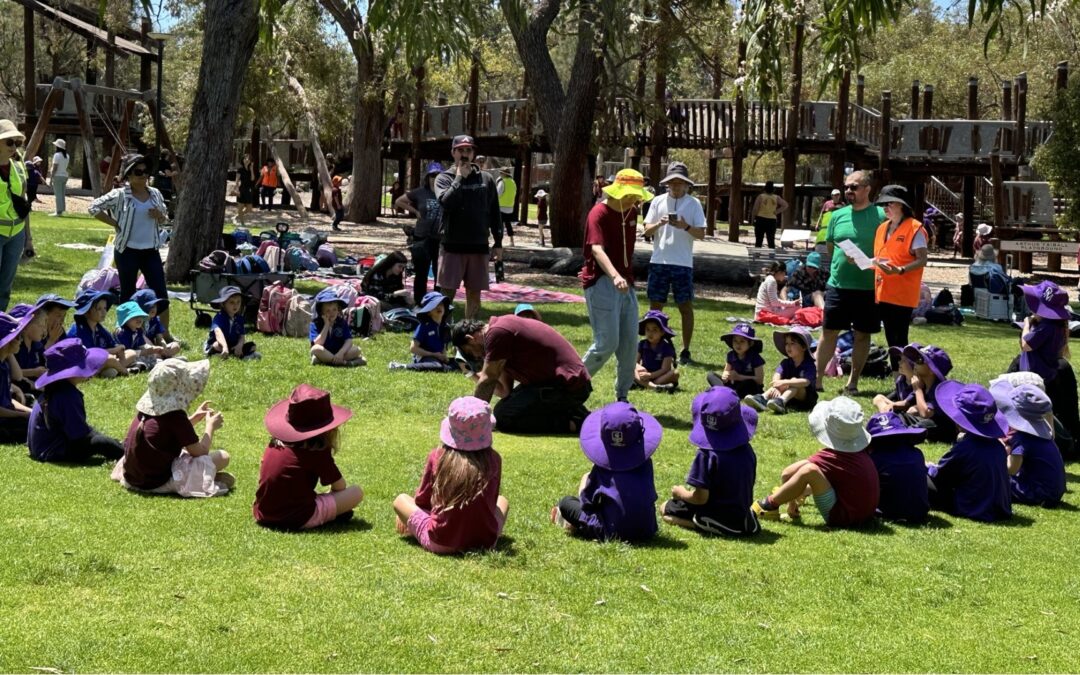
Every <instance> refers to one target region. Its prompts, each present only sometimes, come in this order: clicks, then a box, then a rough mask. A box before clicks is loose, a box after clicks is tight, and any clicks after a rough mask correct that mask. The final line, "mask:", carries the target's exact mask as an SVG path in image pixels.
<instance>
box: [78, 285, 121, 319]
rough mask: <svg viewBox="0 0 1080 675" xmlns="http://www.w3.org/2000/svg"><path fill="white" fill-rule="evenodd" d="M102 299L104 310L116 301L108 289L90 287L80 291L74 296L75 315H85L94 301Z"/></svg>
mask: <svg viewBox="0 0 1080 675" xmlns="http://www.w3.org/2000/svg"><path fill="white" fill-rule="evenodd" d="M102 299H104V300H105V309H106V310H108V309H109V308H110V307H112V306H113V303H115V302H116V297H115V296H114V295H113V294H112V293H110V292H109V291H95V290H94V289H92V288H88V289H86V290H85V291H81V292H80V293H79V294H78V295H76V296H75V316H85V315H86V313H87V312H89V311H90V308H91V307H93V306H94V303H95V302H97V301H98V300H102Z"/></svg>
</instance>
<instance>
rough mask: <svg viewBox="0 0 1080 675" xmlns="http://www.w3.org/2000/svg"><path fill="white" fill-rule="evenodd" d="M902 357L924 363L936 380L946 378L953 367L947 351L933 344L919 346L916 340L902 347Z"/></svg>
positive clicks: (939, 380) (913, 361)
mask: <svg viewBox="0 0 1080 675" xmlns="http://www.w3.org/2000/svg"><path fill="white" fill-rule="evenodd" d="M904 358H906V359H907V360H908V361H911V362H912V363H925V364H926V367H927V368H929V369H930V372H931V373H933V374H934V377H936V378H937V379H938V382H941V381H943V380H944V379H945V378H947V377H948V376H949V373H950V372H952V368H953V364H952V359H950V358H949V354H948V352H946V351H945V350H944V349H942V348H941V347H937V346H935V345H926V346H925V347H920V346H918V343H917V342H913V343H912V344H910V345H908V346H907V347H904Z"/></svg>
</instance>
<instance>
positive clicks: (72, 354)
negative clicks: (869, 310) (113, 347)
mask: <svg viewBox="0 0 1080 675" xmlns="http://www.w3.org/2000/svg"><path fill="white" fill-rule="evenodd" d="M108 358H109V352H107V351H105V350H104V349H99V348H97V347H91V348H90V349H87V348H86V347H84V346H83V343H82V340H80V339H79V338H65V339H63V340H60V341H59V342H57V343H56V344H54V345H53V346H52V347H49V348H48V349H46V350H45V372H44V373H43V374H42V375H41V377H39V378H38V379H37V380H36V381H35V382H34V387H35V388H36V389H44V388H45V386H46V385H48V384H52V383H53V382H58V381H60V380H67V379H70V378H72V377H93V376H95V375H97V374H98V372H100V371H101V368H102V367H103V366H104V365H105V361H107V360H108Z"/></svg>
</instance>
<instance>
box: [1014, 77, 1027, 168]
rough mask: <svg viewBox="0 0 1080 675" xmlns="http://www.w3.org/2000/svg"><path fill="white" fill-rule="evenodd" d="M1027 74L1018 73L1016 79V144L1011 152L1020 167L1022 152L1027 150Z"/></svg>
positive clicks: (1022, 158) (1022, 159) (1022, 157)
mask: <svg viewBox="0 0 1080 675" xmlns="http://www.w3.org/2000/svg"><path fill="white" fill-rule="evenodd" d="M1026 124H1027V73H1020V74H1019V75H1018V76H1017V77H1016V143H1015V144H1014V146H1013V148H1014V149H1013V152H1014V153H1015V154H1016V163H1017V165H1020V164H1021V163H1023V161H1024V152H1025V151H1026V150H1027V147H1026V145H1027V133H1026V131H1027V130H1026V128H1025V127H1026Z"/></svg>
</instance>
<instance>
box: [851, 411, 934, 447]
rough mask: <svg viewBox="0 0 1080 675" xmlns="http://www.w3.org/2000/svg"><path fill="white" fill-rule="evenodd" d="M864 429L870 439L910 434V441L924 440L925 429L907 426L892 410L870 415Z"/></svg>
mask: <svg viewBox="0 0 1080 675" xmlns="http://www.w3.org/2000/svg"><path fill="white" fill-rule="evenodd" d="M866 430H867V431H868V432H869V433H870V437H871V439H874V438H886V437H890V436H910V437H911V442H912V443H918V442H919V441H923V440H926V429H920V428H918V427H909V426H907V425H906V424H904V419H903V418H902V417H900V416H899V415H897V414H896V413H893V412H883V413H876V414H874V415H871V416H870V421H869V422H867V423H866Z"/></svg>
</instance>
